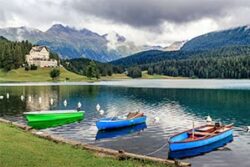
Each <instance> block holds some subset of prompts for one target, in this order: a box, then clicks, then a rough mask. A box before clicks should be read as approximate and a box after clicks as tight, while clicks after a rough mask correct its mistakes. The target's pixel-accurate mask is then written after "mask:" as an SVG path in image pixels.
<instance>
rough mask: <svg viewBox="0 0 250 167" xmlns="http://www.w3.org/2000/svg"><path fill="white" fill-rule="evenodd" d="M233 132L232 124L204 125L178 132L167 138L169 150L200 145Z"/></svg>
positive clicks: (210, 142) (212, 141)
mask: <svg viewBox="0 0 250 167" xmlns="http://www.w3.org/2000/svg"><path fill="white" fill-rule="evenodd" d="M232 134H233V125H224V126H220V125H218V124H216V125H204V126H200V127H196V128H194V129H190V130H187V131H184V132H181V133H178V134H176V135H174V136H172V137H170V138H169V149H170V151H178V150H186V149H193V148H198V147H202V146H205V145H209V144H212V143H214V142H217V141H219V140H223V139H225V138H227V137H229V136H231V135H232Z"/></svg>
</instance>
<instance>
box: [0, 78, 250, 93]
mask: <svg viewBox="0 0 250 167" xmlns="http://www.w3.org/2000/svg"><path fill="white" fill-rule="evenodd" d="M14 86H115V87H130V88H165V89H225V90H232V89H236V90H239V89H240V90H250V79H244V80H243V79H242V80H237V79H223V80H222V79H116V80H98V81H96V82H94V81H93V82H89V81H82V82H79V81H75V82H73V81H70V82H9V83H1V82H0V87H14Z"/></svg>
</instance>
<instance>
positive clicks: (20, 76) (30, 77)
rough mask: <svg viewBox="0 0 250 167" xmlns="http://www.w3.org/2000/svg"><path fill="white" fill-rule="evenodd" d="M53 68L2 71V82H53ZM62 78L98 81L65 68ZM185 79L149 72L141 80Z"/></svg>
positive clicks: (62, 79)
mask: <svg viewBox="0 0 250 167" xmlns="http://www.w3.org/2000/svg"><path fill="white" fill-rule="evenodd" d="M50 71H51V68H38V69H37V70H30V71H25V70H24V68H19V69H16V70H11V71H9V72H5V71H3V70H1V69H0V82H51V81H53V80H52V79H51V78H50ZM60 72H61V74H60V77H59V78H58V79H57V80H56V81H65V80H66V78H68V79H69V80H68V82H70V81H74V82H80V81H91V82H94V81H97V80H96V79H92V80H90V79H88V78H87V77H86V76H81V75H78V74H75V73H73V72H70V71H68V70H66V69H65V68H63V67H61V68H60ZM182 78H183V77H171V76H165V75H148V74H147V71H143V72H142V77H141V79H182ZM122 79H131V78H130V77H128V76H127V75H126V74H113V75H112V76H105V77H101V78H100V79H99V80H103V81H107V80H122Z"/></svg>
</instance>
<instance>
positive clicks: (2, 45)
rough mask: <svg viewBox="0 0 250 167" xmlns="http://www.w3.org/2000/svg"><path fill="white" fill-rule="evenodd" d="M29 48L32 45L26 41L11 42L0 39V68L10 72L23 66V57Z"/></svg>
mask: <svg viewBox="0 0 250 167" xmlns="http://www.w3.org/2000/svg"><path fill="white" fill-rule="evenodd" d="M31 48H32V44H31V43H29V42H28V41H21V42H11V41H8V40H7V39H6V38H4V37H0V68H2V69H4V70H5V71H10V70H12V69H17V68H19V67H21V66H23V65H24V63H25V55H26V54H28V53H29V51H30V49H31Z"/></svg>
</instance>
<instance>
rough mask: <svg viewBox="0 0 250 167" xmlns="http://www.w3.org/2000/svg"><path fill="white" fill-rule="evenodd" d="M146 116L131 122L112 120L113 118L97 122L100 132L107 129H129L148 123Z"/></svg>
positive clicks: (130, 120)
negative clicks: (129, 127)
mask: <svg viewBox="0 0 250 167" xmlns="http://www.w3.org/2000/svg"><path fill="white" fill-rule="evenodd" d="M146 118H147V117H146V116H143V117H139V118H134V119H129V120H114V121H113V120H112V118H104V119H101V120H99V121H97V122H96V126H97V128H98V130H105V129H117V128H122V127H128V126H133V125H138V124H142V123H145V122H146Z"/></svg>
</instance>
